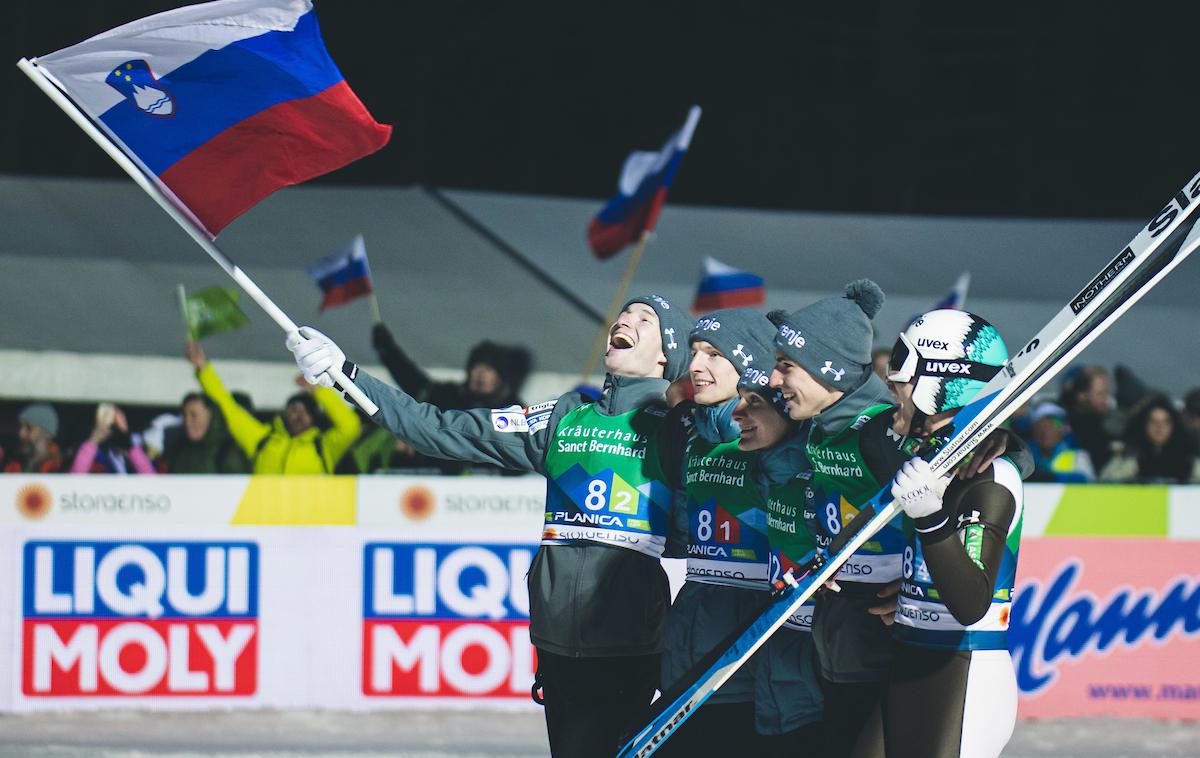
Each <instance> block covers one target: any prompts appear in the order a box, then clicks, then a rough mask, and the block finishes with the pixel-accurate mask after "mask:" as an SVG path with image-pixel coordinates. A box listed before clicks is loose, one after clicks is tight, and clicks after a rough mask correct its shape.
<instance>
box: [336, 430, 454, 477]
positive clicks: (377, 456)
mask: <svg viewBox="0 0 1200 758" xmlns="http://www.w3.org/2000/svg"><path fill="white" fill-rule="evenodd" d="M372 426H373V425H372ZM416 458H417V453H416V451H415V450H413V449H412V446H411V445H409V444H408V443H406V442H404V441H402V440H400V439H399V438H398V437H396V435H394V434H392V433H391V432H389V431H388V430H387V429H384V428H383V427H382V426H374V428H372V429H371V431H370V432H368V433H366V434H364V435H363V436H362V437H361V438H360V439H359V440H358V442H356V443H355V445H354V447H352V448H350V452H349V453H347V454H346V455H345V457H343V458H342V462H341V463H339V464H338V467H337V470H336V472H335V473H338V474H374V473H377V472H382V471H394V470H396V469H404V470H405V473H409V474H412V473H429V474H438V473H441V467H438V466H436V465H431V466H430V470H429V471H425V472H421V471H420V469H417V468H416V467H414V465H413V463H414V460H415V459H416ZM430 460H431V464H433V463H435V461H433V460H432V459H430Z"/></svg>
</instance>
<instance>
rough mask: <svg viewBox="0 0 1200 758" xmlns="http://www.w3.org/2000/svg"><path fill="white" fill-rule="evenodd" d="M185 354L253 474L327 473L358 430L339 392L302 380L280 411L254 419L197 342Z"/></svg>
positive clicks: (348, 447)
mask: <svg viewBox="0 0 1200 758" xmlns="http://www.w3.org/2000/svg"><path fill="white" fill-rule="evenodd" d="M186 354H187V358H188V360H189V361H191V364H192V366H194V367H195V369H196V378H197V379H198V380H199V381H200V386H201V388H203V390H204V394H205V395H207V396H208V398H209V399H210V400H212V402H213V403H214V404H215V405H216V407H217V408H218V409H219V410H220V411H221V413H222V414H223V415H224V417H225V421H226V423H228V425H229V433H230V434H231V435H232V436H233V439H234V441H235V442H237V444H238V446H239V447H241V449H242V451H243V452H244V453H245V454H246V456H247V457H248V458H249V459H250V461H251V462H252V464H253V472H254V473H256V474H325V473H332V472H333V471H334V469H335V468H336V467H337V463H338V461H339V460H340V459H341V457H342V455H343V454H344V453H345V452H346V451H347V450H349V449H350V446H351V445H352V444H354V441H355V440H357V439H358V435H359V433H360V432H361V431H362V423H361V422H360V421H359V420H358V414H357V413H355V411H354V409H353V408H351V407H350V406H349V405H347V404H346V403H345V401H343V400H342V397H341V393H339V392H337V391H335V390H332V389H328V388H325V387H313V386H311V385H309V384H307V383H303V382H302V380H301V381H298V382H297V383H298V384H301V388H302V389H303V390H304V391H303V392H300V393H298V394H296V395H293V396H291V397H290V398H288V401H287V405H286V406H285V407H284V410H283V413H282V414H280V415H278V416H276V417H275V418H274V419H272V420H271V422H270V423H265V422H262V421H259V420H258V419H257V418H255V417H254V415H253V414H252V413H250V412H249V411H247V410H246V409H245V408H243V407H242V406H241V405H239V404H238V403H237V401H236V400H234V398H233V395H231V394H230V392H229V390H227V389H226V388H225V385H224V384H222V383H221V379H220V377H218V376H217V372H216V371H215V370H214V369H213V367H212V364H211V363H209V361H208V359H207V358H206V357H205V355H204V348H202V347H201V346H200V343H199V342H194V341H191V340H189V341H188V342H187V348H186ZM324 418H327V419H328V421H329V427H328V428H325V429H323V428H321V423H320V422H321V421H323V420H324Z"/></svg>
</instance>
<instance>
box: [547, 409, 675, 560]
mask: <svg viewBox="0 0 1200 758" xmlns="http://www.w3.org/2000/svg"><path fill="white" fill-rule="evenodd" d="M664 422H665V411H663V410H661V409H658V408H641V409H635V410H632V411H629V412H628V413H623V414H621V415H619V416H605V415H603V414H601V413H599V412H598V411H597V410H596V407H595V405H594V404H593V403H584V404H583V405H581V406H579V407H578V408H576V409H575V410H573V411H571V412H570V413H568V414H566V415H565V416H564V417H563V419H562V421H561V422H560V423H559V425H558V429H557V431H556V432H555V434H554V437H553V439H552V440H551V441H550V448H549V449H548V450H547V451H546V468H547V473H548V474H549V476H548V477H547V480H546V526H545V529H544V530H543V531H542V544H543V545H557V544H564V543H571V542H578V541H591V542H600V543H604V544H607V545H616V546H618V547H624V548H628V549H630V550H636V551H638V552H639V553H643V554H645V555H648V556H651V557H652V558H659V557H662V553H663V548H664V546H665V545H666V541H667V526H668V522H669V514H670V508H671V488H670V487H669V486H668V485H667V478H666V476H665V475H664V472H663V470H662V464H661V463H660V461H659V457H658V446H657V444H656V438H657V435H658V432H659V430H660V429H661V428H662V426H663V424H664Z"/></svg>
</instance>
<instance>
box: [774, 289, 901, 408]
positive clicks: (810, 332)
mask: <svg viewBox="0 0 1200 758" xmlns="http://www.w3.org/2000/svg"><path fill="white" fill-rule="evenodd" d="M882 307H883V290H882V289H880V288H879V285H878V284H876V283H875V282H873V281H871V280H870V279H857V280H855V281H853V282H850V283H849V284H847V285H846V291H845V293H844V294H843V295H842V296H841V297H827V298H825V299H823V300H818V301H817V302H815V303H813V304H812V305H809V306H807V307H805V308H801V309H800V310H798V311H792V312H791V313H785V312H784V311H772V312H771V313H769V314H767V318H769V319H770V320H771V322H772V323H774V324H775V325H776V326H777V327H779V330H778V331H777V332H776V334H775V349H776V350H778V351H779V352H781V353H783V354H784V355H786V356H788V358H790V359H791V360H793V361H795V362H796V363H797V364H799V365H800V366H802V367H803V368H804V369H805V370H806V371H808V373H810V374H812V375H813V376H814V377H816V378H817V379H819V380H821V381H822V382H824V383H826V384H828V385H829V386H830V387H833V388H834V389H836V390H842V391H843V392H845V391H849V390H851V389H854V388H855V387H857V386H858V385H859V384H861V383H862V377H863V371H864V369H866V368H867V367H868V366H870V364H871V341H872V339H873V335H872V333H871V319H873V318H875V314H877V313H879V309H880V308H882Z"/></svg>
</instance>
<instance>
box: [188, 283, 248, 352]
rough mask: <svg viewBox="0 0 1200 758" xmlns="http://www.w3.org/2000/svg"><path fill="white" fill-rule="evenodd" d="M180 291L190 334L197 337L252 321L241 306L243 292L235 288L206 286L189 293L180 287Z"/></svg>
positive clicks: (224, 330)
mask: <svg viewBox="0 0 1200 758" xmlns="http://www.w3.org/2000/svg"><path fill="white" fill-rule="evenodd" d="M179 292H180V302H181V304H182V306H183V318H184V322H185V323H186V324H187V329H188V336H189V337H191V338H192V339H194V340H199V339H204V338H205V337H208V336H210V335H213V334H218V333H220V332H230V331H233V330H234V329H237V328H239V327H242V326H245V325H246V324H248V323H250V319H249V318H247V317H246V314H245V313H242V309H241V308H238V295H240V294H241V293H240V292H239V291H238V290H237V288H235V287H206V288H204V289H202V290H199V291H197V292H192V293H190V294H188V293H184V291H183V287H182V286H180V288H179Z"/></svg>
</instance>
